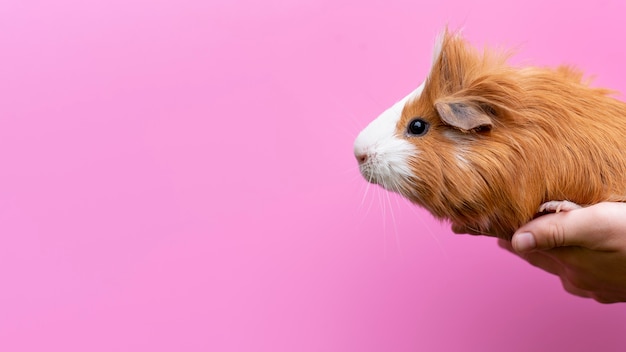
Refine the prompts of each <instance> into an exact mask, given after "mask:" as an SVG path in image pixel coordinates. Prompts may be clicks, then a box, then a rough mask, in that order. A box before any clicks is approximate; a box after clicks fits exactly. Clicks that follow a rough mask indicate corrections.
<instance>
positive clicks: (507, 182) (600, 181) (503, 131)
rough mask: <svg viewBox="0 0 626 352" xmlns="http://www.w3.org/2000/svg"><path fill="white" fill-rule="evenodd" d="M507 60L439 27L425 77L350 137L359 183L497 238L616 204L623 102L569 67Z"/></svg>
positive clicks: (622, 164)
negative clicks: (557, 216) (550, 215)
mask: <svg viewBox="0 0 626 352" xmlns="http://www.w3.org/2000/svg"><path fill="white" fill-rule="evenodd" d="M507 59H508V55H506V54H504V53H500V52H496V51H494V50H484V51H478V50H477V49H475V48H473V47H471V46H470V45H469V44H468V42H467V41H466V40H465V39H464V38H462V36H461V35H460V34H459V33H458V32H451V31H449V30H447V29H446V30H444V31H443V33H442V34H441V35H439V36H438V38H437V40H436V43H435V48H434V51H433V61H432V66H431V69H430V73H429V74H428V76H427V78H426V79H425V81H424V82H423V83H422V84H421V85H419V87H417V89H415V90H414V91H413V92H412V93H410V94H409V95H407V96H406V97H404V98H403V99H401V100H400V101H399V102H397V103H396V104H395V105H393V106H392V107H390V108H389V109H387V110H386V111H385V112H383V113H382V114H381V115H380V116H379V117H378V118H376V119H375V120H373V121H372V122H371V123H370V124H369V125H368V126H367V127H366V128H365V129H363V131H361V132H360V134H359V135H358V137H357V138H356V140H355V142H354V153H355V156H356V159H357V161H358V164H359V169H360V172H361V174H362V175H363V177H364V178H365V180H367V181H369V182H371V183H375V184H378V185H380V186H382V187H383V188H385V189H387V190H389V191H392V192H397V193H399V194H401V195H402V196H404V197H406V198H408V199H409V200H410V201H412V202H413V203H415V204H417V205H419V206H421V207H423V208H425V209H427V210H428V211H429V212H430V213H431V214H432V215H433V216H434V217H436V218H438V219H440V220H448V221H450V222H451V224H452V229H453V231H454V232H468V233H473V234H483V235H489V236H496V237H500V238H504V239H510V238H511V236H512V235H513V233H514V232H515V230H516V229H517V228H519V227H520V226H521V225H523V224H525V223H526V222H528V221H530V220H532V219H533V218H534V217H535V216H537V214H538V213H539V212H544V211H545V212H558V211H561V210H564V211H567V210H570V209H574V208H576V207H578V206H586V205H591V204H595V203H599V202H602V201H626V152H625V150H626V104H625V103H623V102H621V101H619V100H617V99H615V98H613V97H611V93H612V92H611V91H609V90H606V89H599V88H593V87H590V86H589V83H588V82H587V81H585V80H583V75H582V73H581V72H580V71H578V70H576V69H573V68H571V67H567V66H561V67H557V68H544V67H515V66H512V65H509V64H507Z"/></svg>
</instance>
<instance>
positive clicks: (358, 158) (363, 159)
mask: <svg viewBox="0 0 626 352" xmlns="http://www.w3.org/2000/svg"><path fill="white" fill-rule="evenodd" d="M354 156H355V157H356V161H358V162H359V164H364V163H365V162H366V161H367V153H355V154H354Z"/></svg>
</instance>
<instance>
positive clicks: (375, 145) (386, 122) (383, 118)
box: [354, 83, 424, 191]
mask: <svg viewBox="0 0 626 352" xmlns="http://www.w3.org/2000/svg"><path fill="white" fill-rule="evenodd" d="M423 90H424V84H423V83H422V84H421V85H420V86H419V87H417V89H415V90H414V91H413V92H411V93H410V94H408V95H407V96H405V97H404V98H402V99H401V100H400V101H398V102H397V103H395V104H394V105H393V106H391V107H390V108H389V109H387V110H386V111H385V112H383V113H382V114H381V115H380V116H379V117H378V118H376V119H375V120H374V121H372V122H371V123H370V124H369V125H368V126H367V127H366V128H365V129H363V131H361V133H359V135H358V137H357V138H356V140H355V141H354V154H355V155H356V156H357V157H359V156H365V159H366V160H367V161H365V162H363V163H361V165H360V170H361V174H362V175H363V177H365V179H367V180H368V181H370V182H374V183H377V184H380V185H381V186H383V187H385V188H387V189H389V190H393V191H397V187H398V185H400V184H401V183H402V180H403V179H404V178H406V177H408V176H412V172H411V168H410V167H409V164H408V159H409V157H411V156H414V155H416V154H417V153H419V151H418V150H417V149H416V148H415V146H413V145H412V144H411V143H409V142H407V141H406V140H404V139H402V138H400V136H398V135H397V133H396V126H397V124H398V121H399V120H400V117H401V116H402V110H403V109H404V106H405V105H406V103H407V102H409V101H411V100H413V99H416V98H418V97H419V96H420V94H421V93H422V91H423Z"/></svg>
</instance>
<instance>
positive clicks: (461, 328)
mask: <svg viewBox="0 0 626 352" xmlns="http://www.w3.org/2000/svg"><path fill="white" fill-rule="evenodd" d="M625 12H626V5H624V2H622V1H618V0H613V1H609V0H595V1H561V2H549V1H545V0H524V1H521V0H520V1H502V0H492V1H488V0H480V1H474V4H470V2H469V1H466V0H460V1H453V0H439V1H421V2H420V1H403V0H385V1H354V0H339V1H336V0H297V1H296V0H294V1H280V0H265V1H252V0H217V1H216V0H213V1H211V0H210V1H202V0H159V1H147V0H95V1H82V0H59V1H31V0H7V1H4V2H3V3H2V4H1V5H0V48H1V51H0V165H1V167H2V169H1V171H0V350H1V351H63V352H70V351H107V352H108V351H155V352H158V351H360V352H361V351H549V350H554V351H557V350H559V351H561V350H568V351H589V350H594V351H618V350H619V351H623V350H624V346H625V345H626V334H624V332H625V331H626V307H625V306H623V305H610V306H604V305H600V304H597V303H595V302H593V301H589V300H583V299H580V298H576V297H572V296H569V295H568V294H566V293H565V292H564V291H563V290H562V289H561V286H560V283H559V281H558V280H557V279H556V278H555V277H552V276H549V275H548V274H545V273H543V272H540V271H539V270H537V269H534V268H532V267H530V265H528V264H526V263H524V262H522V261H520V260H518V259H517V258H515V257H513V256H512V255H510V254H508V253H505V252H504V251H502V250H500V249H499V248H498V247H497V246H496V243H495V241H494V240H493V239H489V238H475V237H469V236H454V235H452V234H451V232H450V231H449V229H448V227H447V226H445V225H441V224H439V223H437V222H436V221H433V220H432V218H431V217H430V216H429V215H428V214H427V213H425V212H424V211H422V210H420V209H417V208H415V207H413V206H411V205H409V204H407V203H406V202H405V201H403V200H399V199H397V198H396V197H394V196H388V195H387V194H386V193H384V192H380V191H379V190H378V189H377V188H375V187H370V188H369V191H368V194H367V196H365V197H364V191H365V189H366V185H365V182H364V181H363V180H362V179H361V177H360V175H359V174H358V171H357V168H356V162H355V161H354V159H353V156H352V154H351V153H352V141H353V138H354V137H355V136H356V134H357V132H358V131H359V130H360V129H361V128H362V127H363V126H365V124H366V123H367V122H368V121H370V120H371V119H373V118H374V117H375V116H376V115H377V114H378V113H380V112H381V111H382V110H383V109H384V108H385V107H387V106H388V105H390V104H391V103H393V102H394V101H395V100H397V99H398V98H399V97H401V96H402V95H404V94H405V93H407V92H408V91H409V90H411V89H412V88H413V87H415V86H416V85H417V84H418V83H419V82H421V80H422V78H423V76H424V75H425V74H426V71H427V70H428V65H429V60H430V50H431V43H432V41H433V38H434V35H435V34H436V33H437V32H438V31H439V30H440V29H441V28H442V27H443V26H444V24H446V23H450V24H451V25H452V26H453V27H456V26H459V25H463V26H464V27H465V28H466V31H465V32H466V34H467V36H468V37H469V38H470V39H471V40H472V41H473V42H475V43H494V44H498V45H508V46H515V47H518V48H519V50H520V55H519V56H518V57H517V60H518V61H524V60H530V61H533V62H537V63H542V64H556V63H560V62H568V63H575V64H577V65H578V66H580V67H582V68H584V69H585V70H586V71H587V72H589V73H590V74H594V75H596V77H597V79H596V82H598V83H599V84H602V85H606V86H609V87H612V88H615V89H618V90H621V91H623V92H626V83H625V82H626V70H624V67H623V65H624V62H626V50H625V49H624V45H623V43H624V33H625V32H626V24H625V22H624V19H623V14H624V13H625ZM361 203H363V204H361Z"/></svg>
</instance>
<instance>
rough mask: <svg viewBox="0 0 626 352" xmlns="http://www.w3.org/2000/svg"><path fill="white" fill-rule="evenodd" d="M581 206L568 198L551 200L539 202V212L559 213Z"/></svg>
mask: <svg viewBox="0 0 626 352" xmlns="http://www.w3.org/2000/svg"><path fill="white" fill-rule="evenodd" d="M580 208H582V207H581V206H580V205H578V204H576V203H573V202H570V201H568V200H553V201H549V202H545V203H543V204H541V206H540V207H539V211H538V212H539V213H559V212H562V211H570V210H575V209H580Z"/></svg>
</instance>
